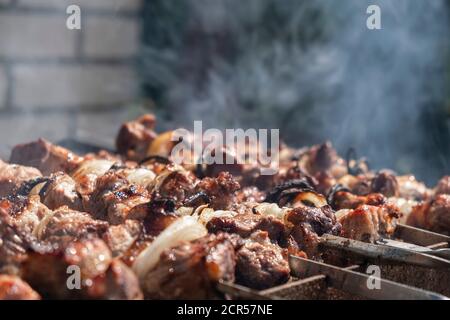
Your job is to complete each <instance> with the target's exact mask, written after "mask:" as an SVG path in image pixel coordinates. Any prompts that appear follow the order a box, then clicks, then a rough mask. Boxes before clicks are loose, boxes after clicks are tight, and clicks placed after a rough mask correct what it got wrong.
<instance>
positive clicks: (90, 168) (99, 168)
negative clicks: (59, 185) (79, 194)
mask: <svg viewBox="0 0 450 320" xmlns="http://www.w3.org/2000/svg"><path fill="white" fill-rule="evenodd" d="M113 164H114V162H113V161H109V160H99V159H95V160H87V161H84V162H83V163H82V164H81V165H80V166H79V167H78V169H77V170H76V171H75V172H74V173H73V174H72V178H73V179H74V180H76V181H77V180H79V179H80V178H82V177H83V176H86V175H95V176H102V175H104V174H105V173H106V171H108V170H109V169H110V168H111V167H112V166H113Z"/></svg>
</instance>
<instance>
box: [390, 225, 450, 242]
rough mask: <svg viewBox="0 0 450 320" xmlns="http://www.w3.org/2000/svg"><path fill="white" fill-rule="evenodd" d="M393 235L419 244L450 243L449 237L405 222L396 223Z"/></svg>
mask: <svg viewBox="0 0 450 320" xmlns="http://www.w3.org/2000/svg"><path fill="white" fill-rule="evenodd" d="M394 237H395V238H396V239H401V240H403V241H406V242H410V243H414V244H417V245H420V246H424V247H426V246H429V245H432V244H435V243H439V242H447V243H448V244H450V237H449V236H446V235H444V234H440V233H436V232H431V231H428V230H424V229H420V228H415V227H411V226H408V225H405V224H401V223H399V224H397V226H396V227H395V233H394Z"/></svg>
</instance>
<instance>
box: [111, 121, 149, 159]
mask: <svg viewBox="0 0 450 320" xmlns="http://www.w3.org/2000/svg"><path fill="white" fill-rule="evenodd" d="M155 122H156V119H155V116H153V115H151V114H145V115H143V116H141V117H140V118H138V119H136V120H134V121H130V122H126V123H124V124H123V125H122V127H121V128H120V130H119V134H118V135H117V138H116V147H117V151H118V152H119V153H120V154H122V155H124V156H125V157H127V159H130V160H136V161H140V160H142V159H144V158H145V157H146V155H147V149H148V147H149V145H150V143H151V142H152V141H153V139H155V137H156V133H155V132H154V131H153V128H154V126H155Z"/></svg>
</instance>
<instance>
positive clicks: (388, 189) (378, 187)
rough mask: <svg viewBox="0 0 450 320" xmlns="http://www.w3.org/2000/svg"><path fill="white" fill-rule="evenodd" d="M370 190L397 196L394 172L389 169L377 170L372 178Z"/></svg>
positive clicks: (387, 195)
mask: <svg viewBox="0 0 450 320" xmlns="http://www.w3.org/2000/svg"><path fill="white" fill-rule="evenodd" d="M371 190H372V192H374V193H381V194H382V195H384V196H386V197H397V196H398V194H399V190H398V182H397V178H396V177H395V174H394V173H393V172H392V171H389V170H381V171H379V172H378V173H377V174H376V175H375V177H374V178H373V179H372V183H371Z"/></svg>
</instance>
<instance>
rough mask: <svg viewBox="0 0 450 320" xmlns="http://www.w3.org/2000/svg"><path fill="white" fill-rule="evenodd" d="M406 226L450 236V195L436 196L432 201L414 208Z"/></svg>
mask: <svg viewBox="0 0 450 320" xmlns="http://www.w3.org/2000/svg"><path fill="white" fill-rule="evenodd" d="M407 224H409V225H412V226H415V227H419V228H424V229H427V230H430V231H434V232H439V233H444V234H448V235H450V195H449V194H438V195H437V196H436V197H435V198H434V199H430V200H429V201H426V202H424V203H422V204H421V205H417V206H415V207H414V208H413V209H412V212H411V214H410V215H409V216H408V218H407Z"/></svg>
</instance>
